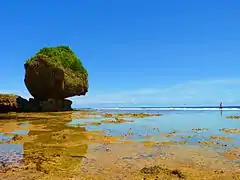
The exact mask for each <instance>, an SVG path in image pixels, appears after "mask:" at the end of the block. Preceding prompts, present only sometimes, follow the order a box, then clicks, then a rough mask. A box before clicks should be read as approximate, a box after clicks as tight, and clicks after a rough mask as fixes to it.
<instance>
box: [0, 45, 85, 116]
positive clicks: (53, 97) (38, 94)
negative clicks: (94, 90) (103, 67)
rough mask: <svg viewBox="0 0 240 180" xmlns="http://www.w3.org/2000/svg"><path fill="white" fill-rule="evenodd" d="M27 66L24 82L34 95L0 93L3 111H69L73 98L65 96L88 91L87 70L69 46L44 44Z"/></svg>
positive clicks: (28, 61)
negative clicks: (46, 45)
mask: <svg viewBox="0 0 240 180" xmlns="http://www.w3.org/2000/svg"><path fill="white" fill-rule="evenodd" d="M24 67H25V78H24V82H25V85H26V87H27V89H28V91H29V93H30V94H31V95H32V96H33V98H30V99H29V101H28V100H26V99H24V98H22V97H20V96H17V95H12V94H0V112H1V113H4V112H46V111H68V110H72V108H71V105H72V101H70V100H67V99H66V98H68V97H72V96H80V95H85V94H86V93H87V92H88V73H87V71H86V69H85V68H84V67H83V65H82V63H81V61H80V60H79V59H78V57H77V56H76V55H75V54H74V53H73V51H72V50H71V49H70V48H69V47H67V46H57V47H48V48H42V49H40V51H39V52H38V53H37V54H36V55H35V56H33V57H32V58H30V59H29V60H27V61H26V63H25V64H24Z"/></svg>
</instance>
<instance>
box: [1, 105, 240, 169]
mask: <svg viewBox="0 0 240 180" xmlns="http://www.w3.org/2000/svg"><path fill="white" fill-rule="evenodd" d="M104 113H110V114H119V113H120V114H122V113H123V114H125V113H153V114H158V113H159V114H163V115H162V116H151V117H144V118H136V117H134V118H129V117H127V116H126V117H122V118H123V119H125V120H132V121H131V122H123V123H117V124H115V123H108V122H106V121H105V122H103V120H107V119H109V120H112V119H114V118H106V117H104V116H102V115H103V114H104ZM74 114H75V115H74ZM229 115H240V111H233V110H231V111H223V112H222V113H221V112H220V111H204V110H201V111H199V110H197V111H193V110H191V111H181V110H177V111H169V110H109V109H108V110H98V111H97V113H95V114H94V113H93V114H92V115H91V113H90V114H88V113H86V114H84V113H82V112H67V113H55V114H41V113H40V114H37V113H36V114H34V113H32V114H30V115H29V114H26V116H29V117H28V118H26V117H25V114H23V115H21V116H20V117H19V118H18V119H16V118H15V119H14V118H13V119H4V120H0V142H1V143H0V163H1V162H4V163H6V164H8V165H9V166H11V165H12V166H21V165H23V161H22V160H23V159H24V160H25V161H24V162H31V163H32V164H36V163H38V162H35V161H36V159H39V158H40V159H41V158H43V159H44V158H45V159H46V160H43V164H41V168H42V169H44V172H45V171H47V172H53V173H56V174H59V173H63V174H66V173H65V171H67V172H68V173H69V174H71V173H75V169H74V167H77V165H78V164H80V162H81V161H82V157H84V156H86V155H87V154H89V145H90V144H96V143H100V144H102V145H103V147H104V146H105V144H110V143H112V142H119V141H120V142H125V140H126V142H127V141H130V142H132V141H133V142H144V143H146V142H153V146H152V147H155V148H156V149H161V148H163V146H162V145H156V144H154V143H156V142H173V141H174V142H176V141H177V142H187V143H184V144H180V145H179V146H184V147H187V145H194V146H197V147H198V146H199V147H200V146H201V147H206V144H205V145H201V144H199V141H212V142H213V141H214V142H218V144H217V146H212V145H211V144H210V145H207V147H209V148H212V149H213V150H214V151H215V150H216V151H215V153H216V154H219V155H220V156H222V157H223V153H224V152H225V150H227V149H230V148H233V147H239V146H240V135H239V133H235V134H234V133H225V132H223V131H220V129H222V128H240V120H233V119H227V118H226V116H229ZM18 116H19V115H18ZM94 122H95V124H92V123H94ZM96 122H97V123H96ZM195 128H207V129H206V130H203V131H197V132H193V131H192V129H195ZM91 132H93V134H91ZM172 132H174V133H172ZM94 133H95V134H94ZM98 133H99V134H98ZM101 133H102V134H101ZM169 133H172V134H169ZM15 135H20V136H22V137H23V139H22V140H21V139H20V140H19V139H17V140H13V139H12V138H13V137H14V136H15ZM104 135H105V136H107V137H119V138H117V139H111V138H110V141H109V142H108V141H107V142H106V141H105V136H104ZM92 136H95V139H94V138H93V139H91V138H89V137H92ZM210 136H220V137H226V138H230V139H231V141H224V140H211V139H210ZM26 137H27V138H26ZM96 138H97V141H95V140H96ZM144 143H137V144H144ZM117 144H119V143H117ZM186 144H187V145H186ZM171 146H172V144H168V145H164V147H166V148H168V147H171ZM174 147H175V146H174ZM149 149H152V148H149ZM222 149H223V150H224V152H223V151H222ZM220 150H221V151H220ZM90 151H91V149H90ZM156 151H157V150H156ZM94 152H95V151H94ZM221 153H222V154H221ZM159 154H162V155H163V156H165V154H164V152H162V151H161V150H160V151H157V154H156V153H151V152H148V153H145V152H142V153H140V155H139V156H136V157H137V158H148V157H150V158H155V156H159ZM99 156H101V152H100V154H99ZM134 157H135V156H134ZM134 157H131V156H129V158H130V159H132V158H134ZM136 157H135V159H136ZM52 159H57V160H56V162H51V160H52ZM13 160H14V161H15V162H13ZM44 161H46V162H47V163H44ZM48 161H49V162H50V163H48ZM41 163H42V162H41ZM233 163H234V164H236V163H237V164H239V163H240V161H239V156H238V157H237V159H235V160H233ZM34 167H35V165H34ZM41 168H40V169H41ZM0 170H1V164H0ZM70 171H71V172H70ZM76 171H77V172H78V171H79V170H78V169H77V170H76Z"/></svg>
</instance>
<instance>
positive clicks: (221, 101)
mask: <svg viewBox="0 0 240 180" xmlns="http://www.w3.org/2000/svg"><path fill="white" fill-rule="evenodd" d="M220 110H222V101H221V102H220Z"/></svg>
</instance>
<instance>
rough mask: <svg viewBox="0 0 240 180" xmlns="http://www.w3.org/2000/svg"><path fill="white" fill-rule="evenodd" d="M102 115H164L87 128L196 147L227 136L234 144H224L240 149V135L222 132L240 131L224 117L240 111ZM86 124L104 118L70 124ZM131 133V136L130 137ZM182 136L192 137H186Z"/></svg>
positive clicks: (236, 124) (232, 121)
mask: <svg viewBox="0 0 240 180" xmlns="http://www.w3.org/2000/svg"><path fill="white" fill-rule="evenodd" d="M99 112H102V113H160V114H163V116H156V117H146V118H125V119H127V120H134V122H126V123H122V124H101V125H99V126H95V125H86V126H85V127H86V129H87V130H89V131H91V130H104V131H105V133H106V134H107V135H112V136H121V135H125V134H128V136H127V137H125V139H129V140H135V141H146V140H152V141H169V140H175V141H184V140H188V143H190V144H196V143H197V142H198V141H209V140H210V138H209V136H224V137H229V138H231V139H232V142H223V143H224V145H228V146H229V147H231V146H234V147H236V146H240V135H239V134H237V133H236V134H231V133H225V132H223V131H220V129H222V128H240V121H239V120H232V119H227V118H225V117H226V116H229V115H240V111H223V112H220V111H217V110H215V111H204V110H201V111H199V110H197V111H179V110H178V111H163V110H150V111H149V110H148V111H146V110H130V111H129V110H128V111H127V110H101V111H99ZM86 121H88V122H89V121H91V122H100V121H101V118H92V119H89V120H81V119H76V120H72V121H71V122H70V123H69V124H70V125H76V124H78V123H81V124H82V123H83V122H86ZM195 128H207V129H208V130H203V131H199V132H193V131H192V129H195ZM171 132H176V134H175V135H173V136H171V137H163V136H161V134H168V133H171ZM129 134H131V135H129ZM183 136H193V137H191V138H185V137H183Z"/></svg>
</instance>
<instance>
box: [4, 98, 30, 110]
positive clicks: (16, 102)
mask: <svg viewBox="0 0 240 180" xmlns="http://www.w3.org/2000/svg"><path fill="white" fill-rule="evenodd" d="M29 108H30V105H29V102H28V101H27V100H26V99H24V98H22V97H20V96H17V95H14V94H0V113H7V112H27V111H29Z"/></svg>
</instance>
